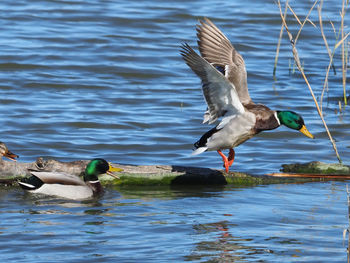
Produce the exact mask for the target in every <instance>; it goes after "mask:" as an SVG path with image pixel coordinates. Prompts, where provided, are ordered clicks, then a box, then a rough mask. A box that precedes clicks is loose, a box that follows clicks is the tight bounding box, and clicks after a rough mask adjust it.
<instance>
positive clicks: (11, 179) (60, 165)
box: [0, 158, 350, 186]
mask: <svg viewBox="0 0 350 263" xmlns="http://www.w3.org/2000/svg"><path fill="white" fill-rule="evenodd" d="M88 162H89V160H81V161H73V162H60V161H57V160H53V159H49V160H44V159H43V158H38V159H37V160H36V161H35V162H32V163H22V162H13V161H7V160H0V183H2V184H14V183H15V182H16V181H17V180H19V179H20V178H22V177H25V176H28V175H29V174H30V173H29V171H28V169H35V170H39V171H40V170H41V171H51V172H65V173H70V174H74V175H77V176H80V175H82V173H83V171H84V169H85V167H86V165H87V163H88ZM113 166H115V167H119V168H122V169H123V172H120V173H118V176H119V177H120V180H118V179H114V178H113V177H111V176H108V175H103V176H101V178H100V179H101V182H102V183H103V184H105V185H106V184H112V185H227V184H228V185H236V186H251V185H259V184H273V183H299V182H309V181H320V180H333V179H347V178H349V176H350V172H346V170H344V174H342V176H340V175H339V176H334V175H327V176H323V177H322V174H319V175H321V176H309V174H308V173H305V172H302V173H300V174H299V175H298V174H295V173H294V174H293V173H291V172H290V171H291V169H289V170H286V171H288V172H285V173H278V174H271V175H267V176H254V175H249V174H246V173H240V172H229V173H226V172H225V171H224V170H216V169H210V168H199V167H185V166H170V165H140V166H135V165H125V164H115V163H113ZM309 166H315V164H314V163H309ZM297 167H298V168H299V167H300V166H297ZM306 167H307V165H306ZM289 168H290V167H289ZM317 171H318V170H317ZM349 171H350V170H349ZM286 175H287V176H286ZM346 175H347V176H346Z"/></svg>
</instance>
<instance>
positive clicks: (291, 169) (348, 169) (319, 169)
mask: <svg viewBox="0 0 350 263" xmlns="http://www.w3.org/2000/svg"><path fill="white" fill-rule="evenodd" d="M281 171H282V173H274V174H270V175H271V176H277V177H305V178H306V177H314V178H315V177H320V178H330V179H332V178H334V179H336V178H337V179H350V166H348V165H344V164H340V163H323V162H318V161H317V162H309V163H295V164H283V165H282V169H281Z"/></svg>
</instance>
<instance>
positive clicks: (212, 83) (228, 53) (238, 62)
mask: <svg viewBox="0 0 350 263" xmlns="http://www.w3.org/2000/svg"><path fill="white" fill-rule="evenodd" d="M199 22H200V23H199V24H198V25H197V28H196V30H197V37H198V47H199V51H200V54H201V56H200V55H198V54H197V53H196V52H195V51H194V50H193V49H192V48H191V47H190V46H189V45H188V44H186V43H184V44H183V45H182V48H181V51H180V52H181V55H182V57H183V59H184V60H185V62H186V64H187V65H188V66H189V67H190V68H191V69H192V71H193V72H194V73H195V74H196V75H197V76H198V77H199V78H200V79H201V81H202V91H203V94H204V98H205V100H206V103H207V106H208V108H207V111H206V112H205V114H204V120H203V123H206V122H207V123H208V124H212V123H214V122H215V121H216V120H217V119H219V118H220V117H222V119H221V122H220V123H219V124H218V125H217V126H216V127H214V128H212V129H211V130H209V131H208V132H206V133H205V134H204V135H203V136H202V137H201V138H200V139H199V140H198V141H197V142H196V143H195V144H194V146H195V148H196V149H195V150H194V151H193V153H192V154H193V155H196V154H200V153H202V152H205V151H217V152H218V154H219V155H220V156H221V157H222V160H223V162H224V167H225V170H226V172H228V171H229V167H230V166H231V165H232V164H233V161H234V158H235V151H234V149H233V148H234V147H236V146H238V145H240V144H242V143H244V142H245V141H247V140H248V139H250V138H252V137H253V136H255V135H256V134H258V133H260V132H262V131H265V130H272V129H276V128H277V127H279V126H281V125H282V124H283V125H285V126H287V127H288V128H291V129H294V130H299V131H300V132H302V133H303V134H305V135H306V136H308V137H310V138H314V136H313V135H312V134H311V133H310V132H309V131H308V130H307V129H306V127H305V124H304V120H303V118H302V117H301V116H300V115H299V114H297V113H295V112H293V111H274V110H271V109H269V108H268V107H267V106H265V105H263V104H255V103H254V102H253V101H252V100H251V98H250V95H249V91H248V85H247V72H246V68H245V63H244V60H243V57H242V56H241V55H240V54H239V53H238V51H237V50H236V49H235V48H234V47H233V45H232V44H231V42H230V41H229V40H228V38H227V37H226V36H225V35H224V34H223V33H222V32H221V31H220V29H218V28H217V27H216V26H215V25H214V23H213V22H211V21H210V20H209V19H208V18H204V20H201V21H199ZM224 149H229V154H228V157H226V155H225V154H223V153H222V150H224Z"/></svg>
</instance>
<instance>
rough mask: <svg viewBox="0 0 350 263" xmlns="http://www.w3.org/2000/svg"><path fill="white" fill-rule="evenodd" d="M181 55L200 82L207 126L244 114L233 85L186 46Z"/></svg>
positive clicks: (183, 46)
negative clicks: (205, 103)
mask: <svg viewBox="0 0 350 263" xmlns="http://www.w3.org/2000/svg"><path fill="white" fill-rule="evenodd" d="M181 55H182V57H183V59H184V60H185V62H186V64H187V65H188V66H189V67H190V68H191V69H192V70H193V72H194V73H196V74H197V76H198V77H200V79H201V80H202V89H203V94H204V98H205V100H206V102H207V105H208V113H209V116H208V121H209V124H210V123H213V122H215V121H216V120H217V119H218V118H219V117H222V116H225V118H226V117H228V118H231V117H233V116H235V115H236V114H239V113H243V112H244V107H243V105H242V103H241V101H240V100H239V97H238V94H237V91H236V89H235V86H234V84H233V83H230V82H229V81H228V80H227V79H226V78H225V76H224V75H222V74H221V73H220V72H219V71H218V70H217V69H216V68H215V67H214V66H212V65H211V64H210V63H209V62H208V61H206V60H205V59H204V58H202V57H201V56H199V55H198V54H197V53H196V52H195V51H194V50H193V49H192V48H191V47H190V46H189V45H188V44H183V45H182V49H181ZM223 121H224V120H223Z"/></svg>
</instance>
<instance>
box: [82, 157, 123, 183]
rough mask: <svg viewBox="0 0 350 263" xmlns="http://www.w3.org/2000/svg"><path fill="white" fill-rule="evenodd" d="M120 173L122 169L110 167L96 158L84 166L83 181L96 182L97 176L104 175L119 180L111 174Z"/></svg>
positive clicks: (104, 161)
mask: <svg viewBox="0 0 350 263" xmlns="http://www.w3.org/2000/svg"><path fill="white" fill-rule="evenodd" d="M120 171H123V169H120V168H115V167H113V166H112V165H110V163H108V162H107V161H106V160H104V159H101V158H96V159H93V160H91V161H90V162H89V163H88V165H87V166H86V168H85V173H84V181H89V182H93V181H98V176H99V175H101V174H105V173H107V174H109V175H110V176H113V177H115V178H118V179H119V177H118V176H116V175H115V174H113V173H112V172H120Z"/></svg>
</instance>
